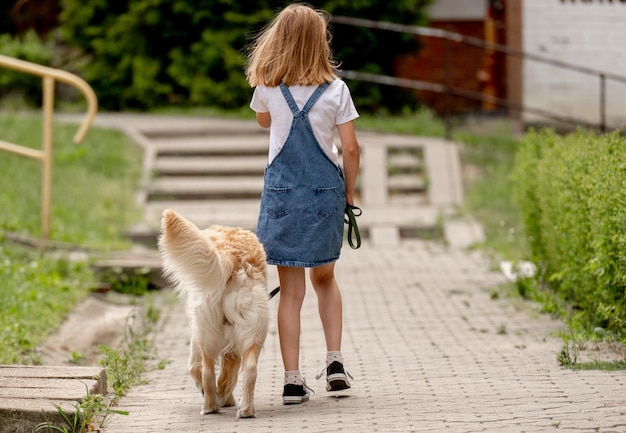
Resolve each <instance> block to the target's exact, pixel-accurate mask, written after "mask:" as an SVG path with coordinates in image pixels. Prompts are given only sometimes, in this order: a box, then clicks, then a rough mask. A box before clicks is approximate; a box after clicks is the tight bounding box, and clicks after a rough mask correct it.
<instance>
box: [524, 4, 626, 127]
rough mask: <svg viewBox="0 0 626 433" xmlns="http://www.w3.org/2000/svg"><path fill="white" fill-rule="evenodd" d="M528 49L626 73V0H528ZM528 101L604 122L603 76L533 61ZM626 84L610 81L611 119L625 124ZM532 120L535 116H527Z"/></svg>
mask: <svg viewBox="0 0 626 433" xmlns="http://www.w3.org/2000/svg"><path fill="white" fill-rule="evenodd" d="M522 16H523V24H522V26H523V29H522V34H523V41H522V45H523V49H524V50H525V51H527V52H530V53H535V54H539V55H543V56H549V57H553V58H555V59H558V60H562V61H564V62H568V63H573V64H576V65H579V66H583V67H588V68H593V69H598V70H601V71H605V72H611V73H615V74H620V75H624V76H626V0H523V2H522ZM523 80H524V84H523V100H524V103H525V105H527V106H530V107H537V108H544V109H549V110H551V111H556V112H558V113H561V114H563V115H566V116H570V117H574V118H577V119H582V120H586V121H589V122H597V121H599V116H600V114H599V113H600V90H599V79H598V78H595V77H591V76H587V75H584V74H581V73H578V72H571V71H566V70H563V69H561V68H557V67H553V66H546V65H542V64H539V63H537V62H532V61H528V60H526V61H524V65H523ZM624 101H626V83H623V84H618V83H615V82H610V83H609V85H608V86H607V106H606V107H607V108H606V113H607V120H608V123H609V125H610V126H612V127H621V126H623V125H624V124H625V123H626V103H624ZM525 120H526V121H529V122H533V121H538V120H539V119H538V118H537V117H536V116H530V115H526V116H525Z"/></svg>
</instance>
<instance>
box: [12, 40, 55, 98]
mask: <svg viewBox="0 0 626 433" xmlns="http://www.w3.org/2000/svg"><path fill="white" fill-rule="evenodd" d="M0 54H3V55H5V56H9V57H14V58H16V59H21V60H26V61H28V62H32V63H37V64H40V65H44V66H49V65H50V61H51V59H52V50H51V49H50V47H49V46H48V45H47V44H45V43H43V42H41V41H40V40H39V37H38V36H37V34H36V33H35V32H34V31H32V30H31V31H29V32H28V33H26V34H25V35H24V36H23V37H22V38H21V39H19V38H17V37H13V36H11V35H8V34H0ZM0 95H2V99H3V102H5V103H6V102H7V98H11V99H18V100H20V101H24V102H26V103H27V104H29V105H32V106H40V105H41V99H42V97H41V78H40V77H36V76H34V75H30V74H25V73H23V72H17V71H14V70H12V69H6V68H0Z"/></svg>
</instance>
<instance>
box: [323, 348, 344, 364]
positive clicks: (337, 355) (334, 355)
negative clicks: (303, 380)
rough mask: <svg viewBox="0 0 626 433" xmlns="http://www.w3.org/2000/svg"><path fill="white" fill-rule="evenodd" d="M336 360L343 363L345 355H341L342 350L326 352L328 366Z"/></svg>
mask: <svg viewBox="0 0 626 433" xmlns="http://www.w3.org/2000/svg"><path fill="white" fill-rule="evenodd" d="M335 361H338V362H341V363H342V364H343V356H341V352H340V351H339V352H326V366H327V367H328V366H329V365H330V364H332V363H333V362H335Z"/></svg>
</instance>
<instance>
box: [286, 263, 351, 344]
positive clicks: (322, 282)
mask: <svg viewBox="0 0 626 433" xmlns="http://www.w3.org/2000/svg"><path fill="white" fill-rule="evenodd" d="M310 278H311V283H312V284H313V288H314V289H315V292H316V293H317V304H318V309H319V315H320V319H321V320H322V327H323V328H324V337H325V338H326V350H327V351H328V352H339V351H340V350H341V332H342V321H343V316H342V314H343V313H342V304H341V292H340V291H339V286H338V285H337V281H336V280H335V263H334V262H333V263H328V264H325V265H322V266H318V267H315V268H311V271H310ZM281 296H282V295H281Z"/></svg>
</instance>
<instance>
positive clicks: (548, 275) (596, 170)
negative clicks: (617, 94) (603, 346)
mask: <svg viewBox="0 0 626 433" xmlns="http://www.w3.org/2000/svg"><path fill="white" fill-rule="evenodd" d="M513 179H514V185H515V190H514V193H515V197H516V199H517V200H518V202H519V204H520V207H521V209H522V214H523V219H524V224H525V230H526V234H527V236H528V243H529V245H530V247H531V250H532V254H533V258H534V260H535V261H536V262H537V263H538V264H539V268H540V274H539V279H540V282H541V283H542V285H544V286H546V287H549V288H550V289H551V290H553V291H554V293H555V294H557V295H558V297H559V298H561V299H563V300H565V301H567V302H568V303H569V304H570V305H571V306H572V319H574V320H575V321H576V322H579V323H580V324H581V325H583V326H585V327H589V328H592V327H602V328H605V329H608V330H610V331H613V332H615V333H618V334H620V335H626V326H625V325H626V294H625V289H626V230H625V228H626V140H625V139H624V138H623V137H622V136H621V135H620V134H619V133H617V132H615V133H613V134H607V135H597V134H595V133H593V132H588V131H582V130H581V131H578V132H576V133H573V134H569V135H567V136H558V135H557V134H555V133H554V132H553V131H550V130H545V131H541V132H535V131H533V132H530V133H529V134H527V136H526V137H525V139H524V142H523V144H522V147H521V149H520V151H519V152H518V154H517V158H516V162H515V167H514V171H513Z"/></svg>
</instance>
